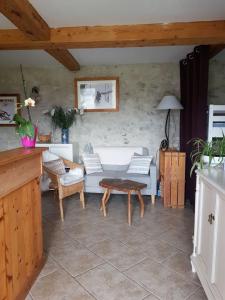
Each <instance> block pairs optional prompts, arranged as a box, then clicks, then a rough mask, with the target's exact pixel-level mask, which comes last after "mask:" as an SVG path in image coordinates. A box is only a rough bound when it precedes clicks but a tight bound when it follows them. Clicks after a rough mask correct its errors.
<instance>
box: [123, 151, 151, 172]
mask: <svg viewBox="0 0 225 300" xmlns="http://www.w3.org/2000/svg"><path fill="white" fill-rule="evenodd" d="M151 160H152V156H142V155H133V156H132V158H131V162H130V165H129V168H128V170H127V173H129V174H131V173H134V174H146V175H147V174H148V173H149V168H150V163H151Z"/></svg>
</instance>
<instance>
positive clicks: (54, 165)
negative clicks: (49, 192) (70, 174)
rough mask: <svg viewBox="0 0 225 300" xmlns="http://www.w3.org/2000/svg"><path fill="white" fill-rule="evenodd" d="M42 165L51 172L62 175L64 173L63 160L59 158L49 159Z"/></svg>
mask: <svg viewBox="0 0 225 300" xmlns="http://www.w3.org/2000/svg"><path fill="white" fill-rule="evenodd" d="M44 165H45V166H46V167H47V168H48V169H49V170H51V171H52V172H54V173H56V174H58V175H63V174H65V173H66V170H65V165H64V162H63V160H62V159H61V158H59V159H56V160H51V161H46V162H45V163H44Z"/></svg>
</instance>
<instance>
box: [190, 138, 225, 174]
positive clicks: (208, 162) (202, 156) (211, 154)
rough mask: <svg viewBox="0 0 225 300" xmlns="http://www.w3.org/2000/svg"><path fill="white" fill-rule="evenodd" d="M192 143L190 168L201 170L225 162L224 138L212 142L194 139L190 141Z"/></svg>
mask: <svg viewBox="0 0 225 300" xmlns="http://www.w3.org/2000/svg"><path fill="white" fill-rule="evenodd" d="M190 143H192V147H193V150H192V152H191V155H190V157H191V160H192V163H193V165H192V168H191V172H190V173H191V174H192V172H193V170H194V169H195V168H196V167H197V168H198V169H203V168H204V167H210V166H212V167H214V166H218V165H220V164H222V163H224V161H225V136H224V134H223V137H222V138H221V139H220V138H218V139H215V140H213V141H210V142H208V141H205V140H203V139H200V138H194V139H192V140H191V141H190Z"/></svg>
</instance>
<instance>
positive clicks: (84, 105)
mask: <svg viewBox="0 0 225 300" xmlns="http://www.w3.org/2000/svg"><path fill="white" fill-rule="evenodd" d="M75 108H78V109H84V111H90V112H97V111H100V112H101V111H112V112H116V111H119V78H118V77H96V78H78V79H75Z"/></svg>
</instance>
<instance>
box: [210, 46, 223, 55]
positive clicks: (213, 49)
mask: <svg viewBox="0 0 225 300" xmlns="http://www.w3.org/2000/svg"><path fill="white" fill-rule="evenodd" d="M223 49H225V44H223V45H210V48H209V58H213V57H214V56H216V55H217V54H218V53H220V52H221V51H222V50H223Z"/></svg>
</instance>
